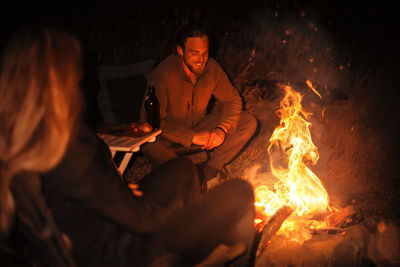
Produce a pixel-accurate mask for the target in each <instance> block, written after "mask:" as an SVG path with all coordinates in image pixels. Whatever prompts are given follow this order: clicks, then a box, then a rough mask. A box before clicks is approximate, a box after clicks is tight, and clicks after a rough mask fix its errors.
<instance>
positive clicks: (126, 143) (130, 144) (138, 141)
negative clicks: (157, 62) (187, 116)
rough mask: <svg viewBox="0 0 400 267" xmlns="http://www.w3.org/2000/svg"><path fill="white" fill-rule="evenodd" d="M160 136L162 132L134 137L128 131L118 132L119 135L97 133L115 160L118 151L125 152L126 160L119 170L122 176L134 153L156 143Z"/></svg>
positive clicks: (124, 159) (122, 162) (123, 160)
mask: <svg viewBox="0 0 400 267" xmlns="http://www.w3.org/2000/svg"><path fill="white" fill-rule="evenodd" d="M159 134H161V130H157V131H153V132H150V133H147V134H142V135H140V136H133V135H132V134H131V132H129V130H127V131H126V132H125V133H124V132H118V134H112V133H97V136H98V137H99V138H101V139H102V140H103V141H104V142H105V143H106V144H107V145H108V147H109V148H110V151H111V155H112V157H113V158H114V156H115V154H116V153H117V151H121V152H125V155H124V158H123V159H122V161H121V164H120V165H119V167H118V170H119V171H120V173H121V175H122V174H123V173H124V171H125V168H126V166H127V165H128V163H129V161H130V159H131V158H132V155H133V152H138V151H139V150H140V146H141V145H143V144H145V143H147V142H154V141H156V137H157V136H158V135H159Z"/></svg>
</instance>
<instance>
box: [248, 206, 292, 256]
mask: <svg viewBox="0 0 400 267" xmlns="http://www.w3.org/2000/svg"><path fill="white" fill-rule="evenodd" d="M292 212H293V209H292V208H290V207H288V206H283V207H281V208H280V209H279V210H277V211H276V212H275V214H274V215H273V216H272V217H271V219H270V220H269V221H268V223H267V224H266V225H264V227H263V229H262V231H261V233H260V236H261V238H260V240H259V243H258V249H257V253H256V258H258V257H260V256H261V255H262V253H263V252H264V249H265V248H266V247H267V245H268V242H269V241H270V240H271V238H272V237H273V236H274V235H275V233H276V232H277V231H278V230H279V228H281V226H282V223H283V222H284V221H285V220H286V219H287V217H289V215H290V214H291V213H292Z"/></svg>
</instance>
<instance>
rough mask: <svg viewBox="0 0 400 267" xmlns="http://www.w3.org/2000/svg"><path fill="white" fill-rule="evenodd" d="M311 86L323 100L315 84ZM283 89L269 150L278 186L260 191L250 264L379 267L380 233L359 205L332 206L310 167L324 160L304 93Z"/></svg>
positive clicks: (285, 87)
mask: <svg viewBox="0 0 400 267" xmlns="http://www.w3.org/2000/svg"><path fill="white" fill-rule="evenodd" d="M307 85H308V87H309V88H310V90H311V91H312V92H314V93H315V94H316V95H317V96H318V97H319V98H321V95H320V94H319V93H318V91H317V90H316V89H315V88H314V87H313V85H312V83H311V82H310V81H307ZM279 87H280V88H281V89H283V90H284V92H285V96H284V97H283V99H282V100H281V101H280V109H279V110H278V111H277V112H276V114H277V115H278V116H279V117H280V124H279V126H278V127H276V128H275V130H274V131H273V133H272V136H271V138H270V139H269V141H270V144H269V147H268V154H269V157H270V168H271V173H272V175H273V177H274V179H275V182H274V183H273V184H271V183H269V184H267V183H266V184H262V185H259V186H257V187H256V188H255V196H256V202H255V207H256V213H257V216H256V220H255V227H256V228H257V229H258V234H257V236H256V238H255V243H254V247H253V251H252V252H253V253H252V255H253V258H252V259H250V265H255V266H289V265H290V266H330V265H332V266H333V265H334V266H337V265H340V266H349V265H350V266H362V265H373V261H372V260H371V258H372V257H371V255H370V254H371V251H373V250H374V249H375V250H376V247H377V246H376V241H375V243H374V241H371V240H373V239H374V238H373V236H374V234H376V233H379V231H376V230H375V229H373V227H374V224H372V225H371V224H370V223H369V222H365V221H363V220H364V217H363V214H362V212H361V210H360V209H359V208H358V207H357V205H350V206H348V207H346V208H343V209H340V208H338V207H334V206H332V205H331V204H330V202H329V196H328V193H327V191H326V190H325V188H324V186H323V184H322V182H321V181H320V180H319V178H318V177H317V176H316V175H315V174H314V173H313V172H312V171H311V169H310V168H309V167H308V166H309V165H314V164H316V163H317V161H318V159H319V154H318V149H317V147H316V146H315V145H314V144H313V142H312V138H311V133H310V130H309V127H310V126H311V123H310V122H309V121H308V118H309V116H311V115H312V114H311V113H308V112H306V111H305V110H303V108H302V106H301V101H302V95H301V94H300V93H299V92H297V91H295V90H294V89H293V88H292V87H291V86H289V85H284V84H280V85H279ZM269 178H271V177H269ZM270 180H271V179H269V181H270ZM382 223H383V224H384V222H382ZM397 243H398V242H397Z"/></svg>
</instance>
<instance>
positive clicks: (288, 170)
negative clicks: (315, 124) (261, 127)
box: [255, 81, 330, 243]
mask: <svg viewBox="0 0 400 267" xmlns="http://www.w3.org/2000/svg"><path fill="white" fill-rule="evenodd" d="M307 84H308V85H309V87H310V89H312V90H313V91H314V92H315V93H316V94H317V95H318V96H320V95H319V93H318V92H317V91H316V90H315V89H314V88H313V87H312V84H311V82H309V81H307ZM279 86H280V87H281V88H282V89H284V90H285V96H284V98H283V99H282V100H281V102H280V109H279V110H278V111H277V115H278V116H279V117H280V124H279V126H278V127H276V128H275V130H274V132H273V133H272V136H271V138H270V139H269V141H270V145H269V147H268V153H269V155H270V166H271V171H272V174H273V175H274V176H275V177H276V178H278V181H277V182H276V183H275V184H274V187H273V188H272V189H270V188H268V187H267V186H259V187H257V188H256V190H255V195H256V203H255V206H256V209H257V210H258V211H259V212H261V213H262V214H263V216H265V217H264V218H261V219H262V221H263V222H264V223H265V222H266V221H268V220H269V218H270V217H271V216H272V215H273V214H274V213H275V212H276V211H277V210H278V209H279V208H280V207H282V206H284V205H286V206H289V207H291V208H292V209H293V210H294V212H293V213H292V215H291V216H290V217H289V218H288V219H287V220H286V221H285V222H284V223H283V225H282V227H281V229H280V230H279V232H278V234H284V235H285V236H286V237H288V238H290V239H292V240H296V241H298V242H300V243H302V242H304V241H305V240H307V239H309V238H310V237H311V234H310V230H309V229H317V228H321V227H325V223H324V222H322V221H317V220H315V218H317V216H320V215H322V214H324V213H325V212H326V211H327V209H330V208H329V198H328V193H327V192H326V190H325V188H324V187H323V185H322V183H321V181H320V180H319V179H318V177H317V176H316V175H315V174H314V173H313V172H312V171H311V170H310V169H309V168H308V167H307V165H306V163H307V164H313V165H315V164H316V163H317V161H318V158H319V154H318V149H317V147H316V146H315V145H314V144H313V142H312V140H311V134H310V130H309V127H310V125H311V123H310V122H309V121H307V119H308V116H310V115H311V114H310V113H307V112H305V111H304V110H303V109H302V107H301V100H302V96H301V95H300V93H298V92H296V91H294V90H293V89H292V88H291V87H290V86H287V85H279Z"/></svg>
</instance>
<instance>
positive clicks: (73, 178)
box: [42, 125, 170, 266]
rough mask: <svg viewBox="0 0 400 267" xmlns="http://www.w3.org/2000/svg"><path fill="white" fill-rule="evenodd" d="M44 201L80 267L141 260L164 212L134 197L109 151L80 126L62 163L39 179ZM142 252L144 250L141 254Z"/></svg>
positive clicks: (150, 203) (165, 215)
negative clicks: (41, 184) (132, 258)
mask: <svg viewBox="0 0 400 267" xmlns="http://www.w3.org/2000/svg"><path fill="white" fill-rule="evenodd" d="M42 182H43V189H44V196H45V198H46V200H47V202H48V203H49V206H50V208H51V210H52V211H53V213H54V217H55V220H56V222H57V224H58V225H59V227H60V229H61V230H62V231H63V232H65V233H66V234H67V235H68V236H69V237H70V238H71V240H72V243H73V246H74V247H73V251H74V256H75V257H76V259H77V262H78V264H79V265H81V264H83V265H85V264H88V263H92V262H93V263H95V265H98V264H99V262H102V263H104V264H105V266H107V265H108V264H107V261H109V262H108V263H109V264H110V263H111V262H114V263H115V264H117V263H118V262H120V263H121V262H124V261H129V260H127V259H126V258H127V257H128V256H127V255H130V256H131V257H134V256H136V257H138V253H139V254H140V253H142V255H141V256H142V257H143V258H146V255H145V254H146V253H152V252H149V251H145V248H146V247H151V249H153V248H156V247H157V246H156V245H154V244H152V245H151V246H146V242H150V243H151V242H153V241H151V237H149V236H148V235H146V233H151V232H155V231H157V230H158V229H159V228H160V226H161V225H162V223H163V222H164V221H165V218H166V217H167V216H168V215H169V213H170V210H169V209H168V208H164V207H161V206H159V205H157V204H155V203H154V202H153V201H151V200H150V199H149V198H147V197H146V196H143V197H140V198H138V197H135V196H134V195H133V194H132V193H131V191H130V190H129V188H128V187H127V186H126V184H125V183H124V182H123V181H122V179H121V176H120V175H119V174H118V172H117V170H116V169H115V167H114V165H113V162H112V158H111V155H110V151H109V149H108V147H107V146H106V145H105V144H104V143H103V142H102V141H101V140H100V139H99V138H97V136H96V135H95V134H94V132H92V131H91V130H90V129H89V128H87V127H86V126H84V125H82V126H81V127H80V128H79V131H78V134H77V137H76V138H74V139H73V141H72V142H71V144H70V145H69V148H68V150H67V153H66V155H65V156H64V158H63V160H62V162H61V163H60V164H59V165H58V166H57V167H56V168H55V169H54V170H53V171H51V172H49V173H47V174H46V175H43V177H42ZM142 250H143V251H142Z"/></svg>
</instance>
